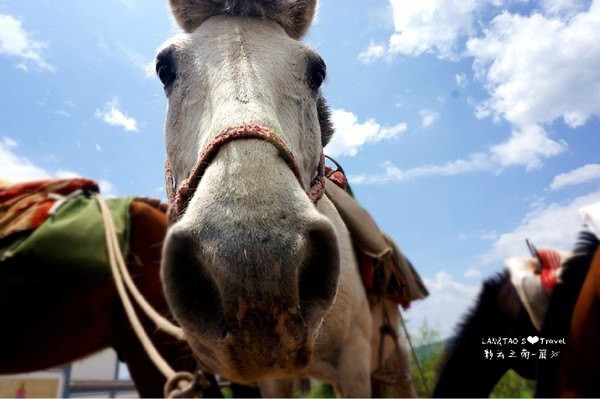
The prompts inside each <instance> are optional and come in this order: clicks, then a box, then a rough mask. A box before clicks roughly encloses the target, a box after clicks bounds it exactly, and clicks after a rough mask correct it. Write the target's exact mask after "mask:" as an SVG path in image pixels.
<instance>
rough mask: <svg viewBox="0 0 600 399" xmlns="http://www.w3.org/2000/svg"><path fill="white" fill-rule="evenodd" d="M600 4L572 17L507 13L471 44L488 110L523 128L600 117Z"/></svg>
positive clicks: (583, 121)
mask: <svg viewBox="0 0 600 399" xmlns="http://www.w3.org/2000/svg"><path fill="white" fill-rule="evenodd" d="M599 26H600V1H598V0H595V1H594V2H593V3H592V4H591V6H590V9H589V11H586V12H580V13H578V14H577V15H575V16H573V17H572V18H570V19H559V18H553V17H547V16H544V15H542V14H539V13H534V14H532V15H531V16H522V15H519V14H510V13H507V12H504V13H502V14H500V15H498V16H496V17H495V18H494V19H493V20H492V22H491V23H490V26H489V28H488V29H485V30H484V34H483V36H482V37H478V38H472V39H470V40H469V41H468V42H467V48H468V50H469V53H470V55H472V56H473V57H474V64H473V65H474V69H475V71H476V73H477V76H478V77H479V78H481V79H482V80H483V82H484V84H485V86H486V89H487V91H488V92H489V94H490V98H489V100H488V101H487V103H486V106H487V108H489V110H490V111H491V112H493V113H495V114H497V115H499V116H502V117H503V118H504V119H506V120H507V121H509V122H510V123H512V124H514V125H516V126H519V127H523V126H528V125H535V124H543V123H550V122H552V121H554V120H555V119H557V118H561V117H562V118H563V120H564V121H565V123H567V124H568V125H569V126H571V127H573V128H575V127H578V126H581V125H583V124H584V123H586V121H587V120H588V119H589V118H591V117H592V116H594V115H600V68H598V65H599V64H600V40H596V39H597V37H596V33H597V31H598V27H599Z"/></svg>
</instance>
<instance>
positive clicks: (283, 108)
mask: <svg viewBox="0 0 600 399" xmlns="http://www.w3.org/2000/svg"><path fill="white" fill-rule="evenodd" d="M167 45H168V46H171V48H173V49H174V51H175V59H176V63H177V79H176V81H175V83H174V85H173V87H172V88H171V89H170V90H169V92H168V96H169V108H168V117H167V122H166V144H167V156H168V158H169V160H170V163H171V166H172V170H173V173H174V175H175V177H176V180H177V182H178V183H179V184H180V183H181V182H182V181H183V180H184V179H185V178H186V177H187V176H188V174H189V173H190V171H191V169H192V168H193V166H194V165H195V163H196V162H197V159H198V156H199V154H200V153H201V152H202V150H203V149H204V148H205V146H206V145H207V144H208V143H209V142H210V141H211V140H212V139H213V138H214V137H215V136H216V135H217V134H218V133H219V132H220V131H221V130H222V129H224V128H227V127H229V126H233V125H238V124H241V123H258V124H262V125H264V126H267V127H269V128H271V129H274V130H275V131H276V132H277V133H278V134H280V135H281V136H282V138H283V139H284V141H285V142H286V143H287V145H288V146H289V148H290V149H291V151H292V152H293V153H294V155H295V156H296V159H297V161H298V164H299V167H300V170H301V173H302V180H303V184H304V187H301V186H300V184H298V181H297V179H296V177H295V176H294V174H293V173H292V171H291V170H290V168H289V167H288V166H287V165H286V164H285V162H284V161H283V160H282V159H281V158H280V157H278V155H277V152H276V150H275V148H274V147H273V146H272V145H271V144H269V143H266V142H261V141H257V140H242V141H236V142H232V143H229V144H227V145H225V146H224V147H223V148H222V149H221V150H220V151H219V154H218V156H217V157H216V158H215V160H214V161H213V163H212V164H211V166H210V167H209V168H208V169H207V170H206V173H205V175H204V176H203V178H202V181H201V183H200V185H199V187H198V189H197V191H196V193H195V194H194V196H193V198H192V200H191V202H190V204H189V207H188V209H187V211H186V212H185V214H184V215H183V217H182V218H181V219H180V221H179V222H178V223H177V224H176V225H175V226H174V227H173V228H172V229H171V232H170V233H171V234H173V231H188V232H190V233H191V234H192V235H193V236H194V237H203V236H204V238H207V237H205V235H206V234H208V233H206V232H204V231H203V227H202V225H203V223H205V222H206V221H207V220H218V221H219V222H221V221H222V223H225V224H226V225H225V226H224V227H223V228H224V229H225V230H227V229H228V228H231V229H235V228H236V227H238V226H239V224H238V223H239V222H240V221H241V220H243V216H244V213H245V212H259V213H260V212H263V213H264V215H263V216H261V217H263V220H264V224H262V226H261V225H257V226H255V228H257V229H273V228H275V229H279V230H277V232H278V234H280V235H282V236H286V237H287V235H289V236H290V237H291V238H290V240H291V241H290V242H292V243H293V244H291V245H290V247H291V249H290V250H291V251H292V252H293V250H294V248H295V246H301V245H302V240H303V238H302V237H301V236H295V234H296V233H294V232H291V233H289V232H287V231H285V230H284V229H285V226H283V227H281V226H280V225H278V224H277V221H276V220H274V219H273V216H272V215H273V214H277V213H278V212H285V213H286V214H288V215H289V216H290V218H291V219H293V220H292V221H291V222H290V224H292V222H293V224H294V225H295V226H300V230H302V229H306V228H308V227H309V226H314V225H315V224H321V225H324V226H325V225H326V227H328V228H333V231H334V232H335V239H336V240H337V245H338V247H339V253H340V268H341V270H340V278H339V285H338V291H337V296H336V300H335V303H334V304H333V305H332V306H331V307H330V308H329V310H328V311H327V312H326V314H324V315H323V317H324V318H323V319H322V320H323V322H322V325H321V326H320V328H318V327H317V329H316V330H315V331H316V332H317V333H318V337H317V339H316V341H315V344H314V354H313V357H312V359H311V361H310V363H309V366H308V368H307V369H306V370H304V374H305V375H310V376H313V377H316V378H319V379H322V380H325V381H328V382H330V383H332V384H334V386H335V387H336V389H337V390H338V393H340V394H341V395H344V396H362V397H367V396H370V394H371V391H370V372H371V371H372V367H373V366H374V365H372V350H371V340H372V331H376V329H377V328H378V327H379V325H376V326H374V325H372V323H373V320H374V319H373V318H372V317H371V313H370V311H369V303H368V301H367V297H366V294H365V290H364V288H363V287H362V283H361V278H360V276H359V274H358V266H357V263H356V259H355V256H354V252H353V249H352V244H351V241H350V236H349V233H348V230H347V228H346V226H345V225H344V223H343V221H342V219H341V218H340V215H339V214H338V212H337V210H336V209H335V207H334V206H333V204H332V203H331V201H329V199H328V198H327V197H323V198H322V199H321V201H320V202H319V203H318V206H317V207H315V206H314V205H313V204H312V203H311V202H310V201H309V199H308V197H307V196H306V194H305V192H304V190H305V189H307V188H308V186H309V183H310V181H311V179H312V177H313V176H314V173H315V170H316V167H317V163H318V161H319V153H320V151H321V147H320V146H321V138H320V129H319V122H318V118H317V110H316V96H315V93H314V92H312V91H311V89H310V88H309V87H308V86H307V85H306V77H305V74H306V59H307V57H308V56H310V55H311V53H312V50H311V49H309V48H308V47H307V46H305V45H304V44H302V43H300V42H298V41H297V40H293V39H291V38H290V37H288V35H287V34H286V33H285V31H284V30H283V28H282V27H281V26H279V25H277V24H276V23H274V22H273V21H270V20H265V19H263V20H260V19H255V18H248V17H235V16H215V17H212V18H210V19H208V20H206V21H205V22H204V23H202V25H201V26H200V27H199V28H198V29H196V30H195V31H194V32H193V33H191V34H184V35H180V36H178V37H176V38H174V39H172V40H171V41H169V42H168V43H167ZM284 194H285V195H284ZM240 198H244V199H245V200H244V202H243V203H242V202H239V199H240ZM228 201H229V202H228ZM240 215H241V216H240ZM253 218H254V219H255V220H261V219H260V217H257V216H256V214H255V215H254V216H253ZM228 224H229V225H228ZM211 242H212V244H211V243H209V244H207V245H205V246H204V247H203V248H202V251H203V253H202V254H201V255H202V257H203V258H210V257H211V256H217V254H218V252H219V249H220V246H222V245H223V243H222V242H217V241H214V240H213V241H211ZM249 250H250V251H254V250H256V248H249ZM257 256H258V255H257ZM242 272H243V271H242ZM260 272H263V273H266V274H268V273H269V270H261V271H260ZM214 273H217V274H218V273H227V270H216V271H214ZM240 279H243V276H241V277H240ZM397 312H398V311H397V308H396V309H395V310H391V313H392V314H393V315H394V316H397ZM375 320H377V318H375ZM183 327H184V329H187V331H188V333H189V336H190V337H192V336H193V332H190V326H186V325H185V324H183ZM376 335H377V336H378V335H379V334H376ZM373 342H378V341H377V340H376V339H373ZM192 347H193V345H192ZM392 350H393V349H392V346H391V345H390V344H389V343H387V344H386V351H385V352H386V356H387V355H388V354H389V353H391V351H392ZM196 354H197V356H198V357H200V358H202V353H201V351H197V353H196ZM202 360H203V362H204V364H205V365H208V366H209V367H210V368H211V370H212V371H213V372H216V373H219V374H222V375H224V376H225V377H231V378H234V379H235V374H234V373H232V372H231V370H230V369H229V368H228V365H227V364H225V363H224V362H219V361H211V360H210V359H202ZM403 362H404V363H406V359H404V360H403ZM404 367H407V365H406V364H404ZM274 377H275V376H274ZM409 392H412V393H414V391H409Z"/></svg>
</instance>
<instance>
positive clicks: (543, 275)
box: [504, 241, 573, 331]
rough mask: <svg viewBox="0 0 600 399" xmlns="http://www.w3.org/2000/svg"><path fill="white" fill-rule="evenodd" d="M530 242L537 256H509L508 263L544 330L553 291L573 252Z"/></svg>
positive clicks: (513, 280) (532, 315) (521, 294)
mask: <svg viewBox="0 0 600 399" xmlns="http://www.w3.org/2000/svg"><path fill="white" fill-rule="evenodd" d="M527 243H528V245H529V248H530V250H531V253H532V255H533V257H531V258H516V257H512V258H507V259H505V260H504V265H505V266H506V268H507V269H508V272H509V274H510V281H511V283H512V284H513V286H514V287H515V289H516V291H517V295H518V296H519V299H520V300H521V303H522V304H523V306H524V307H525V310H527V313H528V314H529V318H530V319H531V322H532V323H533V325H534V326H535V328H536V329H537V330H538V331H540V330H541V328H542V322H543V321H544V317H545V315H546V311H547V310H548V303H549V301H550V295H552V291H553V289H554V286H555V285H556V284H557V283H559V282H560V281H561V280H560V278H561V274H562V271H563V267H562V266H563V264H564V263H565V262H566V261H567V260H568V259H569V258H570V257H572V256H573V254H572V253H571V252H565V251H557V250H553V249H545V248H542V249H536V248H535V247H534V246H533V245H531V244H529V241H528V242H527Z"/></svg>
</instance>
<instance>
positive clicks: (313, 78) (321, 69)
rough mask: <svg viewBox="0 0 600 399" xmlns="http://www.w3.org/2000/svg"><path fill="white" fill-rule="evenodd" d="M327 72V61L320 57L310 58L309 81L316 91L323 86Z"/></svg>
mask: <svg viewBox="0 0 600 399" xmlns="http://www.w3.org/2000/svg"><path fill="white" fill-rule="evenodd" d="M326 73H327V68H326V66H325V62H323V60H322V59H321V58H320V57H318V58H314V59H311V60H309V62H308V70H307V81H308V85H309V86H310V88H311V89H313V90H315V91H316V90H319V87H321V85H322V84H323V81H324V80H325V76H326Z"/></svg>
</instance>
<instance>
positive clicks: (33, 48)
mask: <svg viewBox="0 0 600 399" xmlns="http://www.w3.org/2000/svg"><path fill="white" fill-rule="evenodd" d="M45 47H47V44H46V43H44V42H39V41H37V40H33V39H32V38H31V36H30V34H29V33H27V32H26V31H25V30H24V29H23V27H22V22H21V21H20V20H18V19H17V18H15V17H13V16H11V15H8V14H0V54H4V55H8V56H12V57H17V58H19V59H20V61H21V62H20V63H18V64H17V68H19V69H22V70H24V71H26V72H27V71H28V69H29V67H28V63H33V64H34V65H35V66H37V67H38V68H39V69H41V70H45V71H48V72H55V71H56V67H54V66H53V65H50V64H49V63H48V62H47V61H46V60H45V59H44V56H43V54H42V50H43V49H44V48H45Z"/></svg>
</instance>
